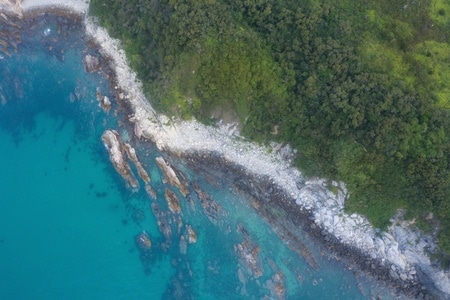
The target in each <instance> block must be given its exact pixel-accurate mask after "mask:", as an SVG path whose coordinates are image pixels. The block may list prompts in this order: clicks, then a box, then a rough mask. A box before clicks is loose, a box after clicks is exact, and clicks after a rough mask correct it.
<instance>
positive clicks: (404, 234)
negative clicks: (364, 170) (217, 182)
mask: <svg viewBox="0 0 450 300" xmlns="http://www.w3.org/2000/svg"><path fill="white" fill-rule="evenodd" d="M0 1H1V0H0ZM0 4H1V2H0ZM44 6H59V7H66V8H69V9H71V10H74V11H77V12H80V13H83V14H84V13H86V12H87V10H88V2H87V1H84V0H66V1H57V0H24V1H23V3H22V8H23V9H25V10H27V9H33V8H38V7H44ZM86 31H87V33H88V34H89V35H91V36H92V37H93V38H95V39H96V40H97V42H98V44H99V45H100V47H101V51H102V54H104V55H107V56H109V57H110V58H111V59H112V60H113V63H114V66H113V67H114V68H115V71H116V73H117V75H118V85H119V87H120V89H121V90H123V91H125V93H126V94H124V95H123V97H124V98H125V99H127V100H128V101H129V103H130V104H132V109H133V111H134V113H133V115H132V116H130V120H131V121H132V122H134V124H135V133H136V134H137V135H138V136H144V137H146V138H149V139H151V140H153V141H154V142H155V143H156V145H157V146H158V148H159V149H161V150H164V149H166V150H171V151H176V152H187V151H214V152H217V153H220V154H222V155H223V156H224V157H225V158H226V159H227V160H229V161H232V162H234V163H236V164H238V165H241V166H242V167H243V168H246V169H247V170H249V171H250V172H253V173H255V174H259V175H267V176H269V177H270V178H271V180H272V181H273V183H275V184H277V185H279V186H280V187H282V188H284V189H285V191H286V192H287V193H288V194H290V195H291V196H292V197H293V199H295V201H296V203H297V204H298V205H300V206H301V207H303V208H305V209H308V210H309V211H311V212H312V214H313V215H314V218H315V223H316V224H317V225H319V226H320V227H322V228H323V229H324V230H325V231H326V232H327V233H329V234H332V235H333V236H335V237H336V238H338V239H339V240H340V241H341V242H342V243H344V244H347V245H350V246H353V247H357V248H359V249H361V250H362V251H364V252H365V253H367V255H368V256H370V257H371V258H374V259H377V260H379V261H380V262H382V263H388V264H391V265H392V267H391V269H392V270H395V271H394V273H393V274H392V275H391V276H393V277H396V276H397V277H399V278H401V279H402V280H406V279H412V278H413V276H414V275H415V273H416V271H415V267H420V268H421V270H422V271H423V272H424V273H425V274H427V275H428V277H429V278H430V279H431V280H432V281H433V282H434V283H435V286H436V287H437V288H438V289H439V290H441V291H442V292H444V293H446V294H447V297H446V298H449V297H450V296H449V295H450V279H449V278H450V276H449V272H448V270H440V269H438V268H435V267H433V266H432V264H431V262H430V259H429V258H428V256H427V254H426V252H425V248H426V247H434V246H435V245H434V243H433V242H432V241H429V240H427V237H426V236H425V235H423V234H420V233H418V231H416V230H412V229H409V228H408V227H407V226H405V225H404V224H399V223H396V224H395V225H393V226H391V227H390V228H389V230H388V232H383V233H381V234H377V232H376V230H375V229H374V228H373V227H372V226H371V225H370V223H369V222H368V220H367V219H366V218H365V217H363V216H360V215H357V214H351V215H349V214H347V213H346V212H344V201H345V198H346V197H347V191H346V188H345V185H344V184H343V183H333V184H334V185H335V186H336V187H337V188H338V190H339V192H338V193H337V194H334V193H332V192H331V191H330V190H329V189H328V183H327V181H326V180H324V179H308V180H306V179H305V178H304V177H303V176H302V174H301V173H300V172H299V171H298V170H297V169H295V168H293V167H292V166H291V165H290V162H289V161H287V160H286V159H285V157H284V156H283V155H282V154H280V152H279V151H278V152H274V153H271V149H269V148H266V147H262V146H258V145H256V144H254V143H250V142H247V141H246V140H245V139H244V138H242V137H237V136H234V135H232V134H229V133H230V131H229V130H228V129H227V128H226V127H223V126H222V127H217V128H215V127H210V126H205V125H203V124H200V123H198V122H197V121H195V120H191V121H180V120H171V119H170V118H168V117H166V116H164V115H161V114H156V113H155V111H154V110H153V108H152V107H151V105H150V104H149V102H148V101H147V100H146V98H145V96H144V94H143V92H142V85H141V83H140V82H139V80H137V77H136V74H135V73H134V72H133V71H132V70H131V69H130V67H129V65H128V63H127V60H126V56H125V53H124V51H123V49H122V48H121V46H120V43H119V42H118V41H117V40H114V39H112V38H111V37H110V36H109V35H108V33H107V32H106V30H104V29H103V28H101V27H99V26H97V25H96V24H95V22H94V20H93V19H91V18H87V19H86Z"/></svg>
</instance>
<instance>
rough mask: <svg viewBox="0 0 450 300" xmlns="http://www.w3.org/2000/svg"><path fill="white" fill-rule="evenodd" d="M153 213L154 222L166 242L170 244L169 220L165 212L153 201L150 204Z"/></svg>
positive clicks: (170, 230)
mask: <svg viewBox="0 0 450 300" xmlns="http://www.w3.org/2000/svg"><path fill="white" fill-rule="evenodd" d="M151 208H152V211H153V214H154V216H155V218H156V224H157V225H158V229H159V231H160V232H161V234H162V235H163V236H164V238H165V239H166V244H167V245H170V243H171V242H172V228H171V226H170V220H169V216H168V213H167V212H163V211H161V209H160V207H159V205H158V204H157V203H155V202H153V203H152V204H151Z"/></svg>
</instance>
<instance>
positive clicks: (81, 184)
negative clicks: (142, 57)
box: [0, 16, 388, 299]
mask: <svg viewBox="0 0 450 300" xmlns="http://www.w3.org/2000/svg"><path fill="white" fill-rule="evenodd" d="M1 26H2V32H10V34H13V32H14V31H17V32H18V33H19V34H20V36H21V43H20V44H19V45H18V47H17V53H14V49H13V47H12V46H11V47H10V48H9V52H10V53H11V57H9V56H8V55H6V53H1V52H0V54H1V57H2V59H0V76H1V77H0V78H1V80H0V103H1V102H2V100H3V104H0V192H1V195H0V299H160V298H163V299H241V298H242V299H244V298H245V299H260V298H261V297H263V296H265V295H267V296H269V297H270V296H271V291H270V285H271V283H270V279H271V278H272V276H274V275H275V274H276V273H277V272H280V274H282V278H283V280H282V282H283V285H284V288H285V290H286V294H285V297H286V298H287V299H330V298H334V299H363V298H370V296H371V295H372V296H373V295H377V294H378V293H380V294H381V295H383V296H385V297H388V292H387V290H385V289H383V288H382V286H380V285H379V284H377V283H376V282H374V281H372V280H370V279H369V278H367V277H364V276H358V277H355V276H354V274H353V271H352V270H349V269H348V268H347V267H345V266H344V265H343V264H342V263H341V262H340V261H337V260H334V259H330V258H329V257H327V255H322V254H323V253H322V254H321V253H320V252H321V250H320V249H321V248H320V246H319V245H315V244H314V243H313V241H312V240H311V239H310V238H309V237H308V236H307V235H306V234H305V233H302V232H299V233H298V234H299V236H301V237H302V240H303V242H304V243H305V245H307V246H308V248H309V252H310V253H311V255H312V256H313V258H314V259H315V261H316V262H317V264H318V268H317V270H316V269H315V268H313V267H312V266H311V265H310V264H308V263H307V262H306V261H305V260H303V259H302V257H301V256H300V255H298V254H297V253H296V252H294V251H292V250H291V249H290V248H289V247H287V246H286V245H285V243H284V242H283V241H282V240H281V239H280V238H279V237H278V236H277V234H276V233H275V232H274V231H273V230H272V229H271V228H270V226H268V224H267V223H266V222H265V221H264V220H263V219H262V218H261V217H260V216H258V215H257V214H256V213H255V211H254V210H253V209H252V208H251V206H250V205H249V203H248V202H249V201H248V199H246V196H245V195H242V194H238V193H237V192H235V191H234V190H233V189H231V188H230V187H228V186H226V185H225V184H224V183H223V182H220V181H219V182H216V183H215V184H211V183H208V181H207V180H205V179H204V178H202V177H201V176H199V175H197V174H195V173H194V172H193V171H191V170H189V169H188V168H187V167H186V166H185V165H184V164H180V165H175V166H174V167H175V169H179V170H180V171H181V172H182V173H183V174H184V176H185V177H186V178H187V180H188V181H190V182H194V181H195V182H196V183H198V185H199V186H200V188H201V189H202V190H204V191H205V192H207V193H209V194H210V196H211V198H212V199H213V201H215V202H216V203H217V204H218V205H220V209H219V213H218V215H217V218H216V219H211V218H208V216H207V214H206V213H205V210H204V209H203V206H202V204H201V201H200V200H199V198H198V197H197V195H196V194H195V193H194V191H193V189H192V186H190V196H189V197H188V199H185V198H184V197H183V196H182V195H181V194H180V193H179V191H178V190H177V189H175V188H173V187H171V186H170V185H169V184H167V183H164V182H163V180H162V173H161V171H160V170H159V169H158V167H157V166H156V164H155V161H154V158H155V157H156V156H160V155H165V154H164V153H159V152H158V151H157V150H156V149H155V148H154V147H153V146H152V145H149V144H143V143H137V144H136V143H135V144H134V146H135V147H137V148H138V156H139V158H140V159H141V161H142V162H143V165H144V167H145V168H146V170H147V171H148V173H149V174H150V176H151V178H152V182H151V184H152V187H153V189H154V190H155V191H156V192H157V195H158V198H157V200H156V201H153V200H151V199H150V198H149V197H148V196H147V194H146V193H145V192H144V190H143V188H141V190H140V191H138V192H135V191H132V190H131V189H129V188H127V186H126V184H125V182H124V180H123V179H122V178H121V177H120V176H119V175H118V174H117V173H116V171H115V169H114V168H113V166H112V165H111V164H110V162H109V159H108V154H107V152H106V150H105V147H104V146H103V143H102V141H101V135H102V133H103V132H104V130H106V129H116V130H117V131H119V132H121V133H122V135H123V136H126V135H127V128H126V126H123V125H122V123H121V122H120V118H121V112H120V110H119V111H118V115H117V116H116V115H115V114H114V110H115V109H117V105H116V104H114V106H113V109H112V111H111V112H110V113H109V114H106V113H105V112H103V111H102V110H101V109H100V108H99V106H98V102H97V100H96V91H97V90H100V91H101V92H102V94H104V95H108V96H109V97H110V98H111V99H113V100H114V96H113V95H112V94H111V92H109V82H108V80H107V79H106V76H105V74H104V73H102V72H95V73H89V74H88V73H86V72H85V71H84V67H83V64H82V58H83V57H84V55H85V54H86V53H91V54H92V55H94V56H97V57H99V55H98V53H96V50H95V49H91V48H89V47H88V46H87V45H86V43H85V38H84V36H83V34H82V31H81V27H80V25H76V24H72V23H71V22H67V21H64V22H63V19H59V21H58V18H55V17H51V16H45V17H44V16H41V17H38V18H36V19H33V20H28V21H27V22H24V23H21V26H22V29H19V28H13V27H11V26H10V25H5V24H3V25H1ZM141 187H143V184H142V182H141ZM166 188H169V189H171V190H173V191H175V192H176V193H177V195H178V196H179V198H180V200H181V208H182V213H181V214H179V215H177V214H174V213H171V212H170V211H169V210H168V206H167V203H166V200H165V198H164V192H165V189H166ZM151 203H153V206H154V207H155V206H158V207H159V209H160V212H161V214H162V217H161V216H160V217H161V218H162V219H163V221H167V224H168V225H167V226H169V227H170V228H171V231H172V236H171V237H170V239H167V238H166V237H164V235H163V234H162V233H161V232H160V231H159V228H158V224H157V222H158V220H157V218H156V216H155V214H154V212H153V211H152V208H151ZM160 221H161V220H160ZM179 221H181V222H179ZM186 225H190V226H191V227H192V228H193V229H194V230H195V232H196V233H197V236H198V240H197V243H195V244H187V245H184V244H183V243H184V242H183V241H182V240H181V239H182V238H181V236H182V235H184V234H185V232H186ZM240 228H245V229H244V230H242V229H240ZM143 230H145V231H146V232H147V233H148V235H149V236H150V238H151V240H152V248H151V250H150V251H149V252H145V253H144V252H142V251H141V250H140V249H139V248H138V247H137V245H136V243H135V237H136V236H137V235H138V234H139V233H141V232H142V231H143ZM241 243H247V245H249V244H250V245H258V247H259V252H258V251H257V252H258V257H259V259H260V260H261V262H262V265H263V267H262V271H263V274H262V276H260V277H258V278H254V276H252V275H251V274H250V273H251V271H249V270H248V269H247V268H246V267H245V265H244V264H243V263H242V261H240V260H239V258H238V255H237V250H236V248H237V245H238V244H241ZM180 245H181V246H180ZM184 246H186V251H184V250H183V247H184ZM255 251H256V250H255ZM184 252H185V253H184ZM272 296H274V295H272ZM274 298H275V299H276V297H274Z"/></svg>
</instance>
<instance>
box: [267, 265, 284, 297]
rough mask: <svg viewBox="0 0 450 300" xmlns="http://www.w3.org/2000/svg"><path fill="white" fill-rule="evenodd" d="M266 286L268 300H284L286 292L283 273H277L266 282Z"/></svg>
mask: <svg viewBox="0 0 450 300" xmlns="http://www.w3.org/2000/svg"><path fill="white" fill-rule="evenodd" d="M266 285H267V287H268V288H269V290H270V296H271V298H270V299H284V298H285V294H286V290H285V287H284V275H283V273H281V271H280V272H277V273H275V274H274V275H273V276H272V278H270V279H268V280H267V281H266Z"/></svg>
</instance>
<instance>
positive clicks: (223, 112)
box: [91, 0, 450, 251]
mask: <svg viewBox="0 0 450 300" xmlns="http://www.w3.org/2000/svg"><path fill="white" fill-rule="evenodd" d="M91 13H92V14H94V15H96V16H98V18H99V20H100V22H101V24H102V25H104V26H106V27H107V28H108V29H109V31H110V33H111V34H112V35H113V36H115V37H118V38H120V39H121V40H122V41H123V45H124V47H125V50H126V52H127V55H128V57H129V60H130V62H131V65H132V67H133V68H134V69H135V70H136V71H137V72H138V74H139V76H140V78H141V79H142V81H143V83H144V87H145V92H146V93H147V95H149V96H150V97H151V99H152V103H153V104H154V105H155V106H156V107H157V108H159V109H161V110H164V111H166V112H169V113H173V114H177V115H179V116H181V117H183V118H189V117H190V116H192V115H193V116H195V117H197V118H199V119H200V120H203V121H210V119H211V116H212V115H214V116H216V117H224V116H233V115H234V116H235V117H236V119H238V120H240V122H241V124H242V126H243V133H244V134H245V135H246V136H248V137H250V138H252V139H254V140H256V141H261V142H264V141H267V140H269V139H271V140H278V141H285V142H289V143H291V144H292V145H293V146H294V147H295V148H297V149H298V150H299V152H298V153H299V154H298V157H297V164H298V166H299V167H300V168H301V169H302V170H303V171H304V172H306V173H307V174H310V175H316V174H317V175H321V176H327V177H329V178H336V179H341V180H343V181H345V182H346V183H347V185H348V187H349V190H350V192H351V197H350V199H349V200H348V201H347V203H346V206H347V209H348V210H349V211H357V212H360V213H363V214H365V215H367V216H368V217H369V219H370V220H371V221H372V222H373V224H374V225H375V226H377V227H381V228H383V227H385V226H386V225H388V224H389V219H390V217H391V216H392V215H393V214H394V213H395V211H396V210H397V209H398V208H399V207H403V208H406V209H407V211H408V216H409V217H410V218H416V220H417V222H418V224H419V225H420V226H421V227H422V228H423V229H427V228H428V229H429V230H432V229H436V226H439V242H440V245H441V248H442V249H444V250H446V251H450V168H449V162H450V140H449V138H450V134H449V133H450V132H449V129H450V123H449V122H450V118H449V117H450V113H449V109H450V34H449V32H450V4H449V2H447V1H445V0H424V1H409V2H408V1H405V0H402V1H400V0H377V1H376V0H365V1H356V2H355V1H349V0H342V1H334V0H305V1H297V0H91ZM274 128H276V129H277V130H274ZM275 133H276V134H275ZM430 213H433V214H430ZM432 216H434V217H432ZM436 220H438V221H439V222H437V221H436ZM438 224H439V225H438Z"/></svg>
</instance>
